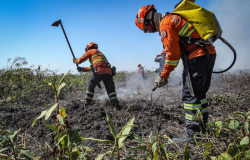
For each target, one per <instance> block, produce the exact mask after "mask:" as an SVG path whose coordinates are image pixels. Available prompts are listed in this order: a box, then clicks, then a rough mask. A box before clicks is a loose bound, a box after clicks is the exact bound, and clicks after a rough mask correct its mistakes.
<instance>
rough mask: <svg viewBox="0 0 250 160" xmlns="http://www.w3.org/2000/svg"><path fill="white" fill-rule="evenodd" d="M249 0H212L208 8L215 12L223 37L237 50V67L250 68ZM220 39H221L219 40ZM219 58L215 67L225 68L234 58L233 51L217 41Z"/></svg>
mask: <svg viewBox="0 0 250 160" xmlns="http://www.w3.org/2000/svg"><path fill="white" fill-rule="evenodd" d="M249 6H250V1H249V0H219V1H218V0H210V5H209V7H208V8H207V9H208V10H210V11H212V12H214V13H215V15H216V17H217V19H218V21H219V23H220V25H221V28H222V30H223V34H222V37H223V38H225V39H226V40H227V41H228V42H229V43H230V44H231V45H232V46H233V47H234V48H235V50H236V52H237V60H236V63H235V65H234V67H233V70H235V69H250V65H248V64H249V62H248V61H249V59H250V54H249V50H250V45H249V42H250V31H249V24H250V23H249V15H250V10H249ZM218 41H219V40H218ZM215 47H216V50H217V60H216V65H215V68H221V69H225V68H226V67H228V66H229V65H230V63H231V62H232V60H233V53H232V51H231V50H230V49H229V48H228V47H227V46H226V45H225V44H223V43H221V42H216V43H215Z"/></svg>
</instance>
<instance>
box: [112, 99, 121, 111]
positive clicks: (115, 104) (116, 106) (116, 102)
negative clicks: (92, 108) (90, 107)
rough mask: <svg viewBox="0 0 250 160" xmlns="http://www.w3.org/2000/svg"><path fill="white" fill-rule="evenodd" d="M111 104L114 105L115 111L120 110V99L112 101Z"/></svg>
mask: <svg viewBox="0 0 250 160" xmlns="http://www.w3.org/2000/svg"><path fill="white" fill-rule="evenodd" d="M111 105H112V106H113V107H114V111H119V110H120V109H121V107H120V106H119V101H111Z"/></svg>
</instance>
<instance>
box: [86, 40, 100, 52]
mask: <svg viewBox="0 0 250 160" xmlns="http://www.w3.org/2000/svg"><path fill="white" fill-rule="evenodd" d="M91 47H93V48H94V49H97V48H98V45H97V44H96V43H95V42H90V43H89V44H87V46H86V48H85V52H87V51H88V50H89V49H90V48H91Z"/></svg>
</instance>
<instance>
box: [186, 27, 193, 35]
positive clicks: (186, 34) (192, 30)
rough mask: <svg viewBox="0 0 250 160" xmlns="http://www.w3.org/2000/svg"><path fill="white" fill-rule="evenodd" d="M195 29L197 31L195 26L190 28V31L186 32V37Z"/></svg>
mask: <svg viewBox="0 0 250 160" xmlns="http://www.w3.org/2000/svg"><path fill="white" fill-rule="evenodd" d="M194 31H195V29H194V27H192V28H191V29H190V31H189V32H188V33H186V34H185V36H186V37H189V36H190V34H192V33H193V32H194Z"/></svg>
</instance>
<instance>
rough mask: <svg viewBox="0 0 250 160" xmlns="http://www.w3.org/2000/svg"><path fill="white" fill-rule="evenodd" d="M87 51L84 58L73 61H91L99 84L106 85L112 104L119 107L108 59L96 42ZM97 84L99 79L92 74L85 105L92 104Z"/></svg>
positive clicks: (83, 69)
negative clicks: (101, 82)
mask: <svg viewBox="0 0 250 160" xmlns="http://www.w3.org/2000/svg"><path fill="white" fill-rule="evenodd" d="M85 51H86V53H85V54H84V55H83V56H82V57H80V58H78V59H74V60H73V61H74V63H76V64H80V63H82V62H85V61H86V60H87V59H89V61H90V63H91V64H92V65H93V67H94V69H95V72H96V74H97V76H98V77H97V78H98V80H99V82H100V81H103V83H104V85H105V88H106V90H107V94H108V96H109V99H110V102H111V104H112V105H113V106H115V107H118V105H119V101H118V98H117V95H116V92H115V84H114V81H113V76H112V70H111V67H110V64H109V62H108V60H107V58H106V57H105V56H104V54H103V53H102V52H100V51H99V50H98V45H97V44H96V43H94V42H90V43H89V44H88V45H87V46H86V48H85ZM77 70H78V71H79V72H88V71H90V67H78V68H77ZM97 84H98V83H97V79H96V77H95V76H94V75H93V74H92V76H91V77H90V79H89V82H88V88H87V91H86V97H85V98H86V99H85V100H86V103H85V105H89V104H90V103H91V101H92V99H93V97H94V92H95V87H96V86H97Z"/></svg>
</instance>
